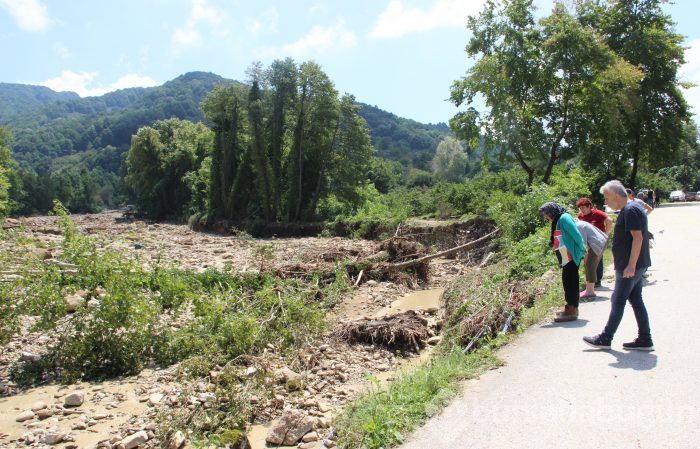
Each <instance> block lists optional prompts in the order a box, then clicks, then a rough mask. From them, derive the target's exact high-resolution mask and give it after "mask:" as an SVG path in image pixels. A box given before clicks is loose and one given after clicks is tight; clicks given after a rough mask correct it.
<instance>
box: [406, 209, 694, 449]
mask: <svg viewBox="0 0 700 449" xmlns="http://www.w3.org/2000/svg"><path fill="white" fill-rule="evenodd" d="M649 220H650V228H651V230H652V232H654V233H655V236H656V238H655V240H656V243H655V245H654V246H653V247H652V250H651V251H652V263H653V267H652V268H651V269H650V270H649V273H650V277H649V279H648V284H647V285H646V287H645V288H644V299H645V302H646V304H647V308H648V310H649V316H650V321H651V329H652V335H653V338H654V343H655V346H656V351H655V352H651V353H642V352H634V351H633V352H629V351H624V350H623V349H622V347H621V346H622V343H623V342H625V341H630V340H632V339H633V338H634V337H635V336H636V331H637V328H636V323H635V321H634V315H633V313H632V309H631V308H630V307H629V306H627V309H626V310H625V316H624V318H623V320H622V325H621V326H620V329H619V330H618V333H617V335H616V338H615V341H613V347H612V350H610V351H600V350H597V349H593V348H590V347H589V346H586V345H585V344H584V343H583V342H582V341H581V337H582V336H584V335H591V334H596V333H598V332H600V331H601V330H602V328H603V326H604V324H605V321H606V319H607V316H608V312H609V301H608V299H609V297H610V290H609V288H610V287H612V285H611V283H610V281H609V280H606V281H607V282H604V284H603V285H604V287H607V288H608V290H607V291H602V293H601V294H602V295H604V296H605V299H602V300H599V301H596V302H592V303H586V304H582V305H581V310H580V318H581V319H580V320H579V321H577V322H572V323H562V324H555V323H543V324H541V325H539V326H533V327H532V328H531V329H529V330H528V331H526V332H525V333H524V334H523V335H522V336H521V337H520V338H519V339H518V340H517V341H515V342H513V343H512V344H510V345H508V347H506V348H504V349H503V350H502V351H501V352H500V356H501V357H502V358H503V359H504V360H505V361H506V366H504V367H503V368H500V369H497V370H492V371H489V372H487V373H485V374H484V375H483V376H481V378H479V379H475V380H472V381H469V382H467V383H466V384H465V388H464V391H463V393H462V395H461V396H460V397H459V398H458V399H456V400H455V401H454V402H453V403H452V404H451V405H450V406H448V407H447V408H446V409H445V410H444V411H443V412H442V414H441V415H439V416H438V417H436V418H434V419H432V420H431V421H429V422H428V423H427V424H426V426H425V427H423V428H422V429H421V430H419V431H418V432H416V434H414V435H413V437H412V439H411V440H410V441H409V442H408V443H407V444H405V445H404V446H402V449H424V448H430V449H448V448H449V449H456V448H469V449H477V448H495V449H502V448H518V449H522V448H538V449H539V448H606V449H608V448H654V449H657V448H674V449H678V448H700V326H698V323H699V322H700V203H677V204H673V205H664V206H663V207H661V208H658V209H656V210H655V211H654V212H653V213H652V214H651V215H650V217H649ZM604 290H605V289H604Z"/></svg>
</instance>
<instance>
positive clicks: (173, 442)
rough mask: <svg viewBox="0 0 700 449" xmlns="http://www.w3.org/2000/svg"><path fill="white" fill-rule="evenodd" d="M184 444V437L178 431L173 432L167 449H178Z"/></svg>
mask: <svg viewBox="0 0 700 449" xmlns="http://www.w3.org/2000/svg"><path fill="white" fill-rule="evenodd" d="M183 444H185V435H184V434H183V433H182V432H180V431H179V430H178V431H177V432H175V435H173V437H172V438H171V439H170V443H168V449H180V446H182V445H183Z"/></svg>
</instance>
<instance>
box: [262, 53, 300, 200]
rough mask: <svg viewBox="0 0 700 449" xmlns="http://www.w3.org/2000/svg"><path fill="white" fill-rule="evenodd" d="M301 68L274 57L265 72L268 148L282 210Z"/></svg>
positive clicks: (274, 192) (273, 184)
mask: <svg viewBox="0 0 700 449" xmlns="http://www.w3.org/2000/svg"><path fill="white" fill-rule="evenodd" d="M297 78H298V68H297V66H296V63H295V62H294V60H292V59H291V58H286V59H284V60H275V61H273V62H272V64H271V65H270V68H269V69H268V70H267V71H266V72H265V81H266V85H267V88H268V89H269V90H270V95H271V97H272V99H271V101H272V105H271V116H270V119H269V120H268V122H267V123H268V127H269V130H268V135H269V151H268V155H269V158H270V161H271V165H272V191H273V204H274V209H275V210H276V211H277V210H280V208H281V206H282V204H281V202H282V186H283V185H284V173H283V171H282V161H283V156H284V150H285V146H286V143H287V141H288V140H289V139H290V137H289V136H288V134H289V133H290V127H291V124H292V123H291V117H292V111H293V110H294V107H295V102H296V98H297Z"/></svg>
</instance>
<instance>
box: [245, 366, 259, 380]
mask: <svg viewBox="0 0 700 449" xmlns="http://www.w3.org/2000/svg"><path fill="white" fill-rule="evenodd" d="M256 374H258V369H257V368H256V367H254V366H249V367H248V368H247V369H246V370H245V375H246V377H253V376H255V375H256Z"/></svg>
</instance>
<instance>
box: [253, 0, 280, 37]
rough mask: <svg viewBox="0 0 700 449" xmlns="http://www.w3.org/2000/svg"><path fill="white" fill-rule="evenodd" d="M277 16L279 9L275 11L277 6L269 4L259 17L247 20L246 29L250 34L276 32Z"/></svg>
mask: <svg viewBox="0 0 700 449" xmlns="http://www.w3.org/2000/svg"><path fill="white" fill-rule="evenodd" d="M279 18H280V13H279V11H277V8H275V7H274V6H271V7H270V8H267V9H266V10H265V11H263V13H262V14H261V15H260V17H258V18H257V19H253V20H250V21H249V22H248V31H249V32H250V33H251V34H258V33H260V32H269V33H276V32H277V23H278V22H279Z"/></svg>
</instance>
